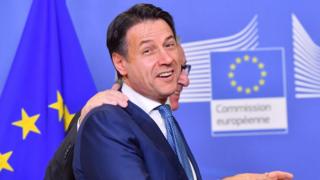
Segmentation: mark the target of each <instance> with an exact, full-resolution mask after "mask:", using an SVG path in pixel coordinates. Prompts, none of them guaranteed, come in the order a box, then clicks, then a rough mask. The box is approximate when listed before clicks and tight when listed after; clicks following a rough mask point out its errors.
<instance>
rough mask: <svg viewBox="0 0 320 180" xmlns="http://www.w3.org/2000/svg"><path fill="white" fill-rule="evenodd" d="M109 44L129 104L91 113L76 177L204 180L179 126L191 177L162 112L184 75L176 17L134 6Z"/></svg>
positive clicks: (114, 26)
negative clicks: (172, 141) (179, 79)
mask: <svg viewBox="0 0 320 180" xmlns="http://www.w3.org/2000/svg"><path fill="white" fill-rule="evenodd" d="M107 45H108V49H109V52H110V55H111V57H112V60H113V64H114V66H115V68H116V69H117V72H118V75H119V76H120V77H121V78H122V79H123V82H124V83H123V86H122V89H121V90H122V92H123V93H124V94H126V95H127V96H128V98H129V102H128V106H127V108H124V109H123V108H120V107H118V106H111V105H103V106H100V107H98V108H96V109H94V110H92V111H91V112H89V114H88V118H86V119H85V120H84V122H83V123H82V124H81V126H80V129H79V132H78V139H77V142H76V145H75V151H74V160H73V164H74V173H75V177H76V178H77V179H201V176H200V173H199V169H198V166H197V164H196V162H195V160H194V158H193V155H192V153H191V151H190V149H189V147H188V145H187V143H186V142H185V140H184V138H183V135H182V133H181V131H180V129H179V127H177V131H178V133H179V134H180V137H181V142H179V143H182V144H183V150H184V152H185V154H186V156H187V161H188V164H189V165H188V166H190V171H189V174H188V172H186V170H185V168H184V167H183V165H182V164H181V163H180V162H181V161H180V159H179V158H178V156H177V154H176V152H175V151H174V149H172V146H170V144H169V143H168V142H167V140H166V134H165V133H168V132H166V129H165V127H164V123H165V122H164V119H163V118H162V117H161V115H160V112H159V111H158V110H157V107H158V106H160V105H163V104H165V102H166V101H167V98H168V97H169V96H170V95H171V94H173V93H174V91H175V90H176V88H177V82H178V78H179V75H180V72H181V65H182V64H181V63H180V62H179V61H178V59H179V52H178V45H177V42H176V34H175V29H174V25H173V20H172V17H171V16H170V15H169V14H168V13H167V12H165V11H163V10H161V9H160V8H158V7H155V6H153V5H149V4H139V5H135V6H133V7H132V8H130V9H129V10H128V11H126V12H124V13H122V14H120V15H118V16H117V17H116V18H115V20H113V22H112V23H111V25H110V26H109V28H108V34H107ZM173 123H175V124H174V125H177V123H176V122H175V121H174V122H173ZM168 134H169V133H168ZM188 176H189V177H188Z"/></svg>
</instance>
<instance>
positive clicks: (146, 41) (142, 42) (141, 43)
mask: <svg viewBox="0 0 320 180" xmlns="http://www.w3.org/2000/svg"><path fill="white" fill-rule="evenodd" d="M150 42H152V40H149V39H147V40H142V41H141V42H140V43H139V46H142V45H143V44H147V43H150Z"/></svg>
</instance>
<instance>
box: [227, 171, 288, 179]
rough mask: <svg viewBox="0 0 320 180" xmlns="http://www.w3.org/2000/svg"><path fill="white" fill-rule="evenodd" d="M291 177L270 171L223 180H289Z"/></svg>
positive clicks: (244, 174)
mask: <svg viewBox="0 0 320 180" xmlns="http://www.w3.org/2000/svg"><path fill="white" fill-rule="evenodd" d="M291 179H293V175H292V174H291V173H288V172H283V171H272V172H268V173H264V174H256V173H243V174H237V175H235V176H231V177H227V178H224V179H223V180H291Z"/></svg>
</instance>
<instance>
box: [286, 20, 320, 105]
mask: <svg viewBox="0 0 320 180" xmlns="http://www.w3.org/2000/svg"><path fill="white" fill-rule="evenodd" d="M292 27H293V30H292V31H293V53H294V54H293V59H294V66H295V67H294V78H295V82H294V84H295V92H296V94H295V97H296V98H298V99H303V98H320V47H319V46H318V45H317V44H315V43H314V42H313V40H312V39H311V37H310V35H309V34H308V33H307V32H306V30H305V29H304V27H303V26H302V24H301V23H300V22H299V20H298V18H297V17H296V16H295V15H292Z"/></svg>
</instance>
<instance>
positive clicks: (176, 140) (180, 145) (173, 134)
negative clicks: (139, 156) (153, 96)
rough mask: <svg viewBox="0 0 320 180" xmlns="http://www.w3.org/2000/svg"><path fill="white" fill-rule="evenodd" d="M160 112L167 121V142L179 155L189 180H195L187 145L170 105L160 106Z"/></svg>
mask: <svg viewBox="0 0 320 180" xmlns="http://www.w3.org/2000/svg"><path fill="white" fill-rule="evenodd" d="M158 110H159V112H160V114H161V117H162V118H163V119H164V120H165V124H166V129H167V141H168V142H169V144H170V146H171V148H172V149H173V151H174V152H175V153H176V154H177V156H178V158H179V161H180V163H181V165H182V167H183V169H184V171H185V173H186V174H187V176H188V179H189V180H193V175H192V170H191V165H190V163H189V158H188V154H187V151H186V147H185V144H184V142H183V140H182V137H181V134H180V132H179V130H178V128H177V126H176V124H175V123H174V120H173V119H174V117H173V115H172V112H171V108H170V106H169V105H167V104H165V105H160V106H159V107H158Z"/></svg>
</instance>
